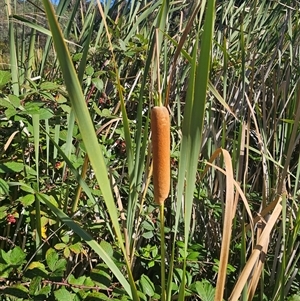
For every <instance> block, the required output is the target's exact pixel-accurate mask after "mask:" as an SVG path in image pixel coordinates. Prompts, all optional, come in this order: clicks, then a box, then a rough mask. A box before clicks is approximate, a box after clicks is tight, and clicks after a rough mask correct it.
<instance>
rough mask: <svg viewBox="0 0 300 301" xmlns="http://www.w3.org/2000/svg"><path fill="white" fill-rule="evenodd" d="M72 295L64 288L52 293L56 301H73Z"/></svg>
mask: <svg viewBox="0 0 300 301" xmlns="http://www.w3.org/2000/svg"><path fill="white" fill-rule="evenodd" d="M74 296H75V295H74V294H71V293H70V292H69V291H67V290H66V289H65V288H64V287H62V288H60V289H59V290H57V291H54V297H55V300H57V301H62V300H64V301H73V300H74Z"/></svg>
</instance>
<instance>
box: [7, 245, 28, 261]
mask: <svg viewBox="0 0 300 301" xmlns="http://www.w3.org/2000/svg"><path fill="white" fill-rule="evenodd" d="M9 257H10V262H11V264H12V265H21V264H22V263H23V262H24V259H25V258H26V253H24V251H23V250H22V249H21V248H20V247H18V246H16V247H14V248H13V249H12V250H11V251H9Z"/></svg>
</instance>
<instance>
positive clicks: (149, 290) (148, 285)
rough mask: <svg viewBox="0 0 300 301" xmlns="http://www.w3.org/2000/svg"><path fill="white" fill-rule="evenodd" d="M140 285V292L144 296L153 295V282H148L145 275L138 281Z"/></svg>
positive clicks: (148, 279)
mask: <svg viewBox="0 0 300 301" xmlns="http://www.w3.org/2000/svg"><path fill="white" fill-rule="evenodd" d="M140 285H141V288H142V291H143V293H144V294H145V295H147V296H149V297H152V296H153V295H154V293H155V287H154V284H153V282H152V281H151V280H150V278H149V277H148V276H146V275H144V274H143V275H142V276H141V279H140Z"/></svg>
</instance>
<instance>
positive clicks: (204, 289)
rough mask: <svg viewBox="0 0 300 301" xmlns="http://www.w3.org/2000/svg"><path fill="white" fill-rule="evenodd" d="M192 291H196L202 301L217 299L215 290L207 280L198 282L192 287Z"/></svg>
mask: <svg viewBox="0 0 300 301" xmlns="http://www.w3.org/2000/svg"><path fill="white" fill-rule="evenodd" d="M190 289H191V290H192V291H196V292H197V294H198V295H199V297H200V298H201V301H213V300H214V297H215V288H214V287H213V286H212V285H211V284H210V283H209V282H208V281H206V280H203V281H201V282H200V281H196V282H195V283H193V284H192V285H191V286H190Z"/></svg>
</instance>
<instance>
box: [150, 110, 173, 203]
mask: <svg viewBox="0 0 300 301" xmlns="http://www.w3.org/2000/svg"><path fill="white" fill-rule="evenodd" d="M151 131H152V157H153V183H154V199H155V202H156V203H157V204H158V205H162V204H163V202H164V201H165V199H166V198H167V197H168V195H169V191H170V117H169V112H168V109H167V108H166V107H164V106H155V107H153V108H152V110H151Z"/></svg>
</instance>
